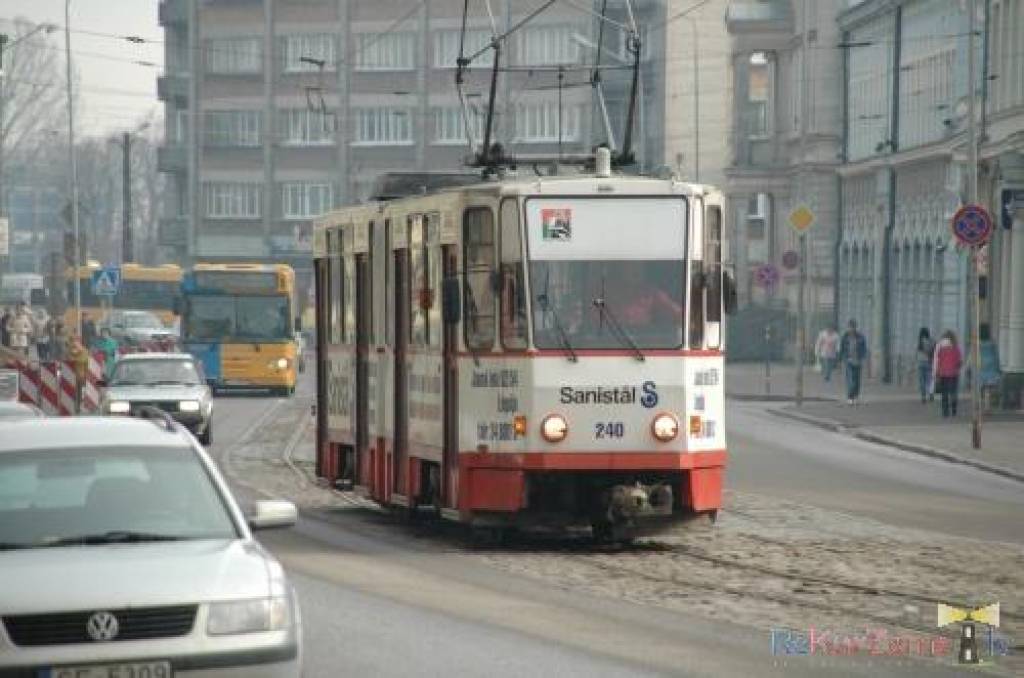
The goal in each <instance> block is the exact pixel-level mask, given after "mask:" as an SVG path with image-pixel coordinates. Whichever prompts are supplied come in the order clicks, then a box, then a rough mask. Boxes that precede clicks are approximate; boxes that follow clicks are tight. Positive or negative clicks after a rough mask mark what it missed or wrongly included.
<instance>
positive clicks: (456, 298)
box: [441, 275, 462, 325]
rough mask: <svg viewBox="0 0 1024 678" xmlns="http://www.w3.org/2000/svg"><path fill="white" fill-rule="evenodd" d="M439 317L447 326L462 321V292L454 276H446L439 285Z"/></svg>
mask: <svg viewBox="0 0 1024 678" xmlns="http://www.w3.org/2000/svg"><path fill="white" fill-rule="evenodd" d="M441 316H442V318H443V320H444V322H445V324H447V325H454V324H456V323H458V322H459V321H460V320H462V290H461V288H460V287H459V279H458V277H456V276H453V275H452V276H448V277H446V278H445V279H444V281H443V282H442V283H441Z"/></svg>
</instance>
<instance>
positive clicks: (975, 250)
mask: <svg viewBox="0 0 1024 678" xmlns="http://www.w3.org/2000/svg"><path fill="white" fill-rule="evenodd" d="M967 12H968V18H967V119H968V120H969V123H968V125H967V146H968V148H967V182H968V186H967V201H968V202H969V203H970V204H972V205H977V204H978V129H977V124H978V123H977V115H976V111H975V97H976V92H977V74H976V73H975V66H976V64H977V60H976V57H975V54H974V46H975V44H976V41H975V36H974V32H975V30H976V27H977V22H978V0H970V1H969V2H968V3H967ZM970 251H971V263H970V266H971V276H970V280H971V296H970V299H971V301H972V305H973V306H974V313H973V314H972V317H971V365H972V367H971V445H972V447H973V448H974V449H976V450H977V449H980V448H981V347H980V346H979V343H980V340H981V336H980V335H981V327H980V325H981V290H980V289H979V287H980V280H979V278H980V271H979V270H978V257H979V256H980V251H981V245H975V246H973V247H971V248H970Z"/></svg>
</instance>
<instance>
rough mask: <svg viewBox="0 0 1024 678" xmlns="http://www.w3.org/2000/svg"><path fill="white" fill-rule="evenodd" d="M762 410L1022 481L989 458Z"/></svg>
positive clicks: (1021, 476) (1023, 480)
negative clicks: (962, 455) (956, 452)
mask: <svg viewBox="0 0 1024 678" xmlns="http://www.w3.org/2000/svg"><path fill="white" fill-rule="evenodd" d="M765 411H767V412H769V413H770V414H773V415H775V416H776V417H782V418H783V419H792V420H793V421H799V422H800V423H802V424H807V425H808V426H814V427H817V428H820V429H824V430H826V431H831V432H833V433H844V434H846V435H849V436H851V437H853V438H857V439H859V440H863V441H865V442H869V443H875V444H876V445H885V446H887V447H893V448H896V449H898V450H903V451H904V452H913V453H915V454H920V455H923V456H926V457H931V458H932V459H939V460H941V461H945V462H949V463H951V464H963V465H964V466H971V467H973V468H976V469H978V470H980V471H985V472H987V473H992V474H995V475H998V476H1002V477H1004V478H1009V479H1010V480H1016V481H1017V482H1019V483H1024V473H1021V472H1019V471H1015V470H1013V469H1008V468H1006V467H1004V466H997V465H996V464H989V463H988V462H984V461H979V460H977V459H970V458H968V457H961V456H960V455H958V454H953V453H952V452H948V451H946V450H942V449H939V448H936V447H929V446H928V445H918V444H917V443H908V442H905V441H903V440H898V439H896V438H890V437H888V436H884V435H881V434H879V433H875V432H874V431H871V430H870V429H864V430H856V429H854V428H853V427H851V426H847V425H846V424H842V423H840V422H838V421H834V420H832V419H823V418H820V417H812V416H810V415H807V414H799V413H796V412H787V411H785V410H782V409H779V408H777V407H769V408H767V409H766V410H765Z"/></svg>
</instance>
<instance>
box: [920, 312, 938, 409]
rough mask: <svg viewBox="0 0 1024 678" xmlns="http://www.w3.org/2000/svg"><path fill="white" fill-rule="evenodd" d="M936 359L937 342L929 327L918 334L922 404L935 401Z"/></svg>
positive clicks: (923, 328)
mask: <svg viewBox="0 0 1024 678" xmlns="http://www.w3.org/2000/svg"><path fill="white" fill-rule="evenodd" d="M934 358H935V342H934V341H933V340H932V335H931V332H929V331H928V328H927V327H922V328H921V331H920V332H918V333H917V390H918V391H920V393H921V402H922V403H924V402H928V401H929V400H935V392H934V389H933V387H932V360H933V359H934Z"/></svg>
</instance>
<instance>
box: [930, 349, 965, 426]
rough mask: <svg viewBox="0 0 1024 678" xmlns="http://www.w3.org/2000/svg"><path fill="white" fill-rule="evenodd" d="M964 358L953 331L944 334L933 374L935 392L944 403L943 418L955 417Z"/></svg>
mask: <svg viewBox="0 0 1024 678" xmlns="http://www.w3.org/2000/svg"><path fill="white" fill-rule="evenodd" d="M963 362H964V356H963V353H962V352H961V351H960V347H959V346H957V343H956V335H955V334H953V332H952V331H951V330H946V331H945V332H943V333H942V339H940V340H939V344H938V346H936V348H935V357H934V359H933V361H932V374H934V375H935V390H936V391H938V392H939V395H940V397H941V402H942V416H943V417H955V416H956V406H957V400H958V394H959V392H960V368H961V367H963Z"/></svg>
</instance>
